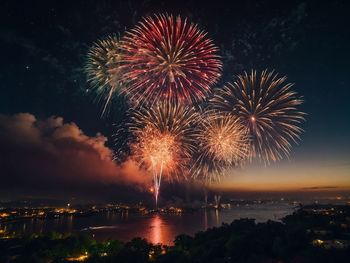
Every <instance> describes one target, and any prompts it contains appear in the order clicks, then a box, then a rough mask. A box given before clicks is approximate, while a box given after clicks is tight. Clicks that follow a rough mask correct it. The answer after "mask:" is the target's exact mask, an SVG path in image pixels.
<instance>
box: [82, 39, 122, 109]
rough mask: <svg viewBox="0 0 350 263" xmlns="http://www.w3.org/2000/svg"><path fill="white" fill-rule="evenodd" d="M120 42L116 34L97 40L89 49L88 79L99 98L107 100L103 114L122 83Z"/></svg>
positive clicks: (86, 70) (86, 68)
mask: <svg viewBox="0 0 350 263" xmlns="http://www.w3.org/2000/svg"><path fill="white" fill-rule="evenodd" d="M119 63H120V44H119V40H118V38H117V37H116V36H109V37H107V38H105V39H102V40H99V41H97V42H96V43H95V44H94V45H93V46H92V47H91V48H90V50H89V53H88V55H87V61H86V65H85V72H86V75H87V80H88V82H89V83H90V85H91V88H92V90H93V91H95V92H96V94H97V97H98V100H101V99H102V100H105V103H104V106H103V111H102V114H104V113H105V111H106V109H107V106H108V104H109V103H110V101H111V99H112V97H113V95H114V94H115V92H117V91H118V90H119V89H120V87H121V84H122V73H121V68H120V67H119Z"/></svg>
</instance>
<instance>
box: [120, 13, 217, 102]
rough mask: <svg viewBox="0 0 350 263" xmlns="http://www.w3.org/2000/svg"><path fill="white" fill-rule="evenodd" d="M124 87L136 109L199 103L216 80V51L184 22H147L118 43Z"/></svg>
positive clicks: (157, 19) (163, 18)
mask: <svg viewBox="0 0 350 263" xmlns="http://www.w3.org/2000/svg"><path fill="white" fill-rule="evenodd" d="M121 48H122V50H123V57H122V64H123V67H124V68H125V69H126V70H125V71H126V73H125V75H124V77H125V81H126V82H127V85H125V88H124V89H123V91H124V92H125V93H126V94H127V95H128V96H129V97H130V99H131V100H132V101H134V102H135V103H136V104H139V103H145V102H146V103H150V104H152V103H153V102H154V101H159V100H168V101H170V102H186V103H195V102H198V101H201V100H203V99H204V98H205V97H206V95H207V93H208V91H209V90H210V87H211V86H212V85H213V84H215V83H216V82H217V81H218V79H219V77H220V76H221V68H222V63H221V61H220V58H219V56H218V55H217V54H216V53H217V52H218V48H217V47H216V46H215V45H214V44H213V43H212V41H211V40H210V39H209V38H207V37H206V33H205V32H204V31H201V30H199V29H198V27H197V25H195V24H192V23H189V22H188V21H187V19H181V18H180V17H179V16H178V17H173V16H171V15H170V16H168V15H162V14H161V15H154V16H153V17H146V18H144V19H143V20H142V21H141V22H139V23H138V24H137V25H136V27H135V28H134V29H132V30H130V31H129V32H127V33H126V34H125V36H124V37H123V38H122V40H121Z"/></svg>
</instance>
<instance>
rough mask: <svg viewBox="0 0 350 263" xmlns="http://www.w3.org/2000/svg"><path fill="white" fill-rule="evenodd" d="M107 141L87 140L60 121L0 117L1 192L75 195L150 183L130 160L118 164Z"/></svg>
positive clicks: (100, 137) (97, 137)
mask: <svg viewBox="0 0 350 263" xmlns="http://www.w3.org/2000/svg"><path fill="white" fill-rule="evenodd" d="M106 142H107V138H106V137H105V136H103V135H102V134H100V133H97V134H96V135H95V136H88V135H86V134H85V133H84V132H83V131H82V130H81V129H80V128H79V127H78V125H77V124H76V123H74V122H71V123H65V122H64V120H63V118H62V117H55V116H52V117H50V118H48V119H45V120H39V119H37V118H36V117H35V116H34V115H33V114H30V113H19V114H15V115H12V116H8V115H1V114H0V179H1V183H0V189H2V191H4V190H8V191H12V194H13V191H18V193H20V192H21V191H23V190H24V189H25V190H26V192H30V193H33V192H36V191H42V192H54V191H58V192H62V190H64V191H68V192H70V193H71V192H73V193H74V192H76V191H80V190H82V189H85V191H86V190H87V191H90V190H91V191H92V192H94V189H99V190H98V191H103V190H101V189H103V188H104V187H106V188H108V189H111V188H112V189H113V187H114V186H115V189H121V188H123V186H127V187H129V186H132V187H133V188H134V186H135V188H138V189H144V188H145V187H144V186H148V185H150V184H151V178H150V176H149V175H147V174H146V173H145V172H143V171H141V170H139V168H138V166H137V165H136V164H135V163H134V162H133V161H131V160H129V161H126V162H125V163H123V164H122V165H117V164H116V163H115V162H114V161H113V151H112V150H111V149H110V148H108V147H107V146H106ZM117 186H118V187H117ZM112 191H113V190H112ZM116 191H117V190H116ZM116 194H117V193H116Z"/></svg>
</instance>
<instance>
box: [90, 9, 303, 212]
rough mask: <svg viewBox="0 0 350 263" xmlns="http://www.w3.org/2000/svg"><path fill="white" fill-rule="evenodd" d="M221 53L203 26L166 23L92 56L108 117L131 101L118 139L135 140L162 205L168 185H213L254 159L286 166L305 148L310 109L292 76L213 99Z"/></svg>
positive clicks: (155, 22)
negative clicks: (301, 144) (113, 105)
mask: <svg viewBox="0 0 350 263" xmlns="http://www.w3.org/2000/svg"><path fill="white" fill-rule="evenodd" d="M217 53H218V48H217V47H216V46H215V45H214V44H213V42H212V40H211V39H209V38H208V37H207V33H206V32H204V31H202V30H200V29H199V28H198V26H197V25H195V24H193V23H190V22H189V21H188V20H187V19H183V18H181V17H179V16H177V17H176V16H172V15H164V14H159V15H153V16H148V17H145V18H143V19H142V20H141V21H140V22H139V23H137V24H136V26H135V27H134V28H132V29H131V30H129V31H127V32H126V33H125V34H124V36H123V37H122V38H121V40H119V39H118V38H116V37H108V38H106V39H104V40H100V41H98V42H96V43H95V44H94V46H93V47H92V48H91V49H90V51H89V53H88V58H87V63H86V66H85V72H86V74H87V78H88V82H89V83H90V85H91V87H92V89H93V90H94V91H95V92H96V94H97V95H98V98H99V100H104V102H105V104H104V108H103V113H104V112H105V111H106V109H107V106H108V104H109V103H110V102H111V99H112V98H113V96H114V95H115V94H116V93H120V94H123V95H125V97H126V98H127V99H128V101H127V104H128V107H131V108H130V110H129V115H128V118H127V119H128V121H127V124H123V125H124V126H126V127H127V129H125V127H124V128H123V127H122V126H123V125H122V126H120V127H122V128H121V129H119V130H118V134H125V133H128V134H129V136H128V137H129V140H127V142H126V143H124V142H123V143H124V144H125V145H127V146H128V155H129V154H130V155H131V156H130V157H131V158H132V159H134V160H136V161H137V162H138V163H139V166H140V167H142V168H144V169H146V170H147V171H149V173H150V174H152V176H153V187H152V188H151V189H152V193H154V196H155V201H156V206H157V204H158V196H159V189H160V185H161V181H162V178H164V177H166V178H167V179H168V180H172V179H174V178H175V179H177V178H189V177H192V178H195V179H196V180H198V181H202V182H204V184H205V185H207V184H210V183H211V182H213V181H219V180H220V178H221V177H222V176H223V175H224V174H225V173H226V171H227V170H229V169H230V168H232V167H237V166H242V165H243V164H245V163H246V162H245V161H246V160H253V159H258V160H261V161H263V162H264V163H265V164H269V163H270V162H275V161H278V160H281V159H282V158H284V157H288V156H289V153H290V151H291V147H292V143H295V142H297V141H298V140H299V136H300V134H301V132H302V128H301V127H300V124H301V123H302V122H303V121H304V116H305V114H304V113H303V112H301V111H300V110H299V106H300V105H301V104H302V102H303V101H302V99H301V97H299V96H298V95H297V93H296V92H294V91H293V90H292V86H293V85H292V84H290V83H287V82H286V77H280V76H278V74H276V73H274V72H273V71H272V72H269V71H267V70H265V71H262V72H261V73H257V72H256V71H254V70H252V71H251V73H246V72H245V73H243V74H241V75H238V76H237V77H236V79H235V80H234V82H232V83H227V84H226V85H225V86H224V87H223V88H217V89H215V90H212V88H213V86H214V85H215V84H216V83H217V82H218V80H219V78H220V76H221V70H222V63H221V61H220V57H219V55H218V54H217ZM203 109H205V110H203ZM120 131H122V133H121V132H120ZM130 135H131V136H130ZM116 137H117V138H119V137H125V136H116Z"/></svg>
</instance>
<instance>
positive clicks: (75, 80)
mask: <svg viewBox="0 0 350 263" xmlns="http://www.w3.org/2000/svg"><path fill="white" fill-rule="evenodd" d="M203 2H204V1H191V0H187V1H151V0H149V1H21V2H19V1H6V0H5V1H1V3H0V21H1V22H0V28H1V33H0V50H1V51H2V52H1V62H0V65H1V70H0V83H1V84H0V85H1V86H0V87H1V95H0V136H1V137H0V175H1V181H2V182H1V189H2V193H6V196H7V197H8V196H10V197H11V195H13V196H14V194H13V193H15V194H16V195H21V194H30V195H35V193H40V194H38V195H45V194H46V195H47V193H51V194H52V195H55V193H62V191H63V192H65V191H67V192H68V193H69V194H71V193H73V194H75V191H79V192H84V193H85V194H86V195H89V194H90V193H91V194H92V193H95V194H96V195H98V194H99V193H101V191H104V192H105V193H106V195H107V196H108V198H110V197H111V198H112V197H113V196H117V197H120V196H130V195H131V193H130V191H126V190H125V187H123V185H128V187H129V185H135V186H136V187H132V188H133V190H132V191H134V192H139V190H140V188H142V185H144V184H147V183H148V182H146V181H147V180H145V179H144V174H142V172H139V171H137V168H136V167H134V164H132V163H126V164H125V163H124V164H121V165H120V164H118V165H116V164H114V163H110V162H108V161H106V160H104V159H103V156H104V155H109V154H111V152H112V150H113V151H116V152H118V150H120V149H119V148H118V147H120V146H119V144H117V145H115V143H114V142H113V140H114V139H113V136H112V135H113V133H114V132H115V125H116V124H117V125H118V124H120V123H122V122H123V120H124V116H125V110H126V108H125V104H124V103H122V102H121V101H120V100H118V99H116V100H115V101H114V104H113V106H112V108H111V109H110V114H109V115H107V116H106V117H103V118H101V116H100V115H101V108H102V105H101V104H98V103H94V99H93V96H91V94H90V93H88V92H86V90H87V88H88V85H87V84H86V78H85V75H84V72H83V66H84V62H85V59H86V53H87V51H88V49H89V47H90V46H91V45H92V44H93V42H94V41H96V40H97V39H99V38H103V37H106V36H108V35H110V34H117V35H119V34H120V35H122V34H123V32H124V31H125V30H127V29H130V28H131V27H132V26H133V25H135V24H136V22H137V21H139V20H140V19H141V18H142V17H143V16H145V15H150V14H153V13H168V14H174V15H177V14H180V15H181V16H183V17H189V19H190V20H191V21H192V22H195V23H197V24H199V26H200V28H202V29H205V30H206V31H207V32H208V35H209V37H210V38H212V39H213V40H214V42H215V44H216V45H217V46H218V47H219V48H220V55H221V56H222V60H223V63H224V68H223V77H222V78H221V81H220V83H219V84H218V86H221V85H222V84H223V83H225V82H226V81H229V80H232V76H233V75H234V74H239V73H242V72H243V71H244V70H246V71H250V70H251V69H257V70H263V69H266V68H268V69H275V70H276V71H277V72H279V73H280V74H283V75H287V76H288V81H290V82H292V83H295V86H294V89H295V90H296V91H297V92H298V94H300V95H301V96H303V98H304V100H305V103H304V104H303V105H302V110H303V111H304V112H306V113H307V116H306V120H307V121H306V123H305V124H303V129H304V130H305V132H304V133H303V134H302V136H301V138H302V140H301V141H300V143H299V145H297V146H295V147H294V148H293V151H292V153H291V156H290V159H289V160H285V161H283V162H280V163H277V164H274V165H272V166H270V167H264V166H263V165H260V166H259V164H253V165H251V166H250V167H249V168H247V169H245V170H239V171H232V176H230V177H229V178H227V179H225V180H223V181H222V182H221V183H220V184H219V185H218V188H223V189H225V190H230V189H234V190H235V191H238V190H243V191H255V190H259V191H275V190H300V191H302V190H303V191H313V190H322V189H323V190H332V191H343V190H349V189H350V121H349V120H350V119H349V117H348V116H349V115H350V106H349V105H350V104H349V98H350V88H349V84H350V67H349V61H350V52H349V46H350V30H349V18H348V11H349V10H350V9H349V8H350V6H349V4H348V3H347V1H288V2H287V1H208V2H210V3H203ZM231 2H232V3H231ZM233 2H234V3H233ZM18 113H26V114H21V115H15V114H18ZM51 116H55V117H51ZM50 117H51V118H50ZM48 118H50V119H48ZM62 118H63V119H62ZM34 122H36V126H35V129H34V128H33V127H32V126H31V125H32V124H33V123H34ZM28 127H29V128H28ZM61 138H64V141H62V140H59V139H61ZM106 139H108V141H106ZM117 139H118V138H117ZM96 154H98V155H99V158H96V156H95V155H96ZM28 156H29V157H28ZM77 156H78V157H77ZM101 156H102V157H101ZM58 158H59V159H60V161H57V159H58ZM74 158H77V160H76V161H74V160H72V159H74ZM79 158H81V159H79ZM97 159H99V160H100V159H102V162H100V161H98V160H97ZM81 163H83V165H81ZM38 167H39V168H38ZM52 167H57V169H56V168H54V170H55V171H52V169H53V168H52ZM60 167H64V168H62V169H61V168H60ZM67 167H68V168H67ZM96 167H99V168H100V171H97V170H98V169H97V168H96ZM66 168H67V169H66ZM130 174H132V175H133V176H130ZM134 174H137V176H134ZM48 177H50V180H49V179H48ZM83 177H84V178H86V179H84V180H82V179H81V178H83ZM114 177H118V178H117V179H116V178H114ZM131 177H132V179H130V178H131ZM96 178H97V179H96ZM96 181H98V182H99V183H98V184H96ZM48 189H50V190H48ZM62 189H63V190H62ZM123 189H124V192H127V193H125V195H123V194H124V192H123ZM61 190H62V191H61ZM116 192H117V194H116ZM107 193H108V194H107ZM138 197H141V194H139V195H138Z"/></svg>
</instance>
